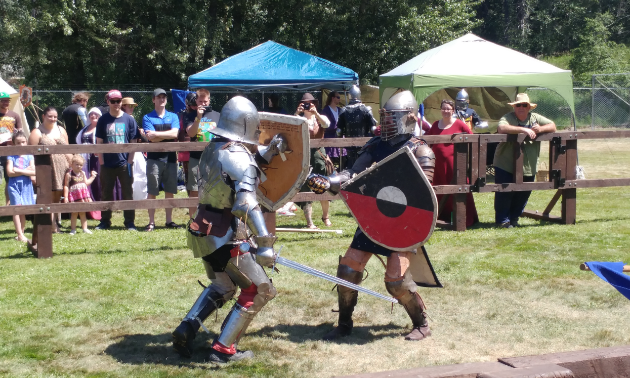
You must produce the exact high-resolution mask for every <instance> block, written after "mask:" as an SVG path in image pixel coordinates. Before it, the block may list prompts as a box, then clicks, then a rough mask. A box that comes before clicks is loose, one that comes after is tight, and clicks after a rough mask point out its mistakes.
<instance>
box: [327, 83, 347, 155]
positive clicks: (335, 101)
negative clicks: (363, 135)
mask: <svg viewBox="0 0 630 378" xmlns="http://www.w3.org/2000/svg"><path fill="white" fill-rule="evenodd" d="M340 101H341V95H340V94H339V92H337V91H332V92H330V93H329V94H328V99H326V106H325V107H324V109H323V110H322V115H325V116H326V117H327V118H328V120H329V121H330V127H329V128H327V129H326V131H324V138H338V137H339V136H340V135H341V130H339V129H338V128H337V121H338V120H339V114H341V113H342V112H343V108H341V107H339V102H340ZM326 155H328V157H329V158H330V159H331V160H332V161H333V162H336V163H337V165H338V166H341V159H342V157H343V156H346V149H345V148H339V147H326Z"/></svg>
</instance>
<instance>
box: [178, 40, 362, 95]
mask: <svg viewBox="0 0 630 378" xmlns="http://www.w3.org/2000/svg"><path fill="white" fill-rule="evenodd" d="M358 81H359V75H357V73H356V72H354V71H353V70H351V69H349V68H346V67H342V66H340V65H338V64H335V63H333V62H329V61H327V60H325V59H322V58H318V57H316V56H313V55H310V54H307V53H305V52H302V51H298V50H295V49H292V48H289V47H286V46H283V45H281V44H279V43H276V42H274V41H267V42H265V43H262V44H260V45H258V46H255V47H252V48H251V49H249V50H247V51H243V52H242V53H240V54H237V55H233V56H231V57H229V58H227V59H225V60H223V61H222V62H220V63H218V64H215V65H214V66H212V67H210V68H207V69H205V70H203V71H201V72H199V73H196V74H194V75H191V76H190V77H189V78H188V87H189V88H208V89H214V90H233V91H259V90H263V89H264V90H291V91H308V90H312V89H320V88H327V89H333V90H345V89H348V88H350V87H351V86H352V85H353V84H356V83H358Z"/></svg>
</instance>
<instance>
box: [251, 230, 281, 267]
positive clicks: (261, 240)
mask: <svg viewBox="0 0 630 378" xmlns="http://www.w3.org/2000/svg"><path fill="white" fill-rule="evenodd" d="M255 240H256V244H257V245H258V250H257V251H256V262H257V263H258V264H260V265H262V266H266V267H268V268H271V267H272V266H273V263H274V262H275V261H276V257H277V255H276V252H275V251H274V249H273V244H274V243H275V242H276V240H278V238H277V237H275V236H273V235H271V234H269V235H267V236H256V237H255Z"/></svg>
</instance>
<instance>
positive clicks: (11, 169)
mask: <svg viewBox="0 0 630 378" xmlns="http://www.w3.org/2000/svg"><path fill="white" fill-rule="evenodd" d="M12 141H13V145H15V146H26V136H25V135H24V132H23V131H22V130H16V132H15V133H13V138H12ZM7 174H8V176H9V180H8V181H7V188H9V189H8V191H9V197H8V198H9V201H10V203H11V205H13V206H20V205H34V204H35V192H34V191H33V182H32V180H31V179H32V178H34V177H35V159H34V158H33V155H13V156H7ZM13 225H14V226H15V232H16V233H17V236H16V237H15V239H16V240H17V241H21V242H27V241H28V239H27V238H26V236H24V229H25V227H26V216H25V215H14V216H13Z"/></svg>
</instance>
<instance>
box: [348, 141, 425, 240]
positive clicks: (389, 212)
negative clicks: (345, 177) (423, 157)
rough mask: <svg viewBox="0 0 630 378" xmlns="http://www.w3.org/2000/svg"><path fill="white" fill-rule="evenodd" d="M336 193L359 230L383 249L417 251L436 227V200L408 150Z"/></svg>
mask: <svg viewBox="0 0 630 378" xmlns="http://www.w3.org/2000/svg"><path fill="white" fill-rule="evenodd" d="M339 194H340V196H341V199H342V200H343V202H344V203H345V204H346V206H348V209H350V212H351V213H352V216H354V219H356V221H357V223H358V224H359V227H360V228H361V231H363V233H365V235H366V236H367V237H368V238H370V240H372V241H373V242H374V243H376V244H378V245H380V246H383V247H385V248H389V249H391V250H394V251H401V252H402V251H409V250H412V249H416V248H418V247H420V246H422V245H423V244H424V243H425V242H426V241H427V240H428V239H429V237H431V234H432V233H433V230H434V228H435V222H436V220H437V198H436V196H435V192H434V191H433V187H432V186H431V183H429V180H427V178H426V176H425V175H424V172H423V171H422V168H420V165H419V164H418V161H417V160H416V158H415V156H413V154H412V153H411V151H410V150H409V148H408V147H405V148H402V149H400V150H398V151H396V152H394V153H393V154H391V155H390V156H388V157H386V158H385V159H383V160H381V161H380V162H378V163H377V164H375V165H373V166H372V167H370V168H368V169H366V170H365V171H363V172H361V173H360V174H359V175H357V176H355V177H354V178H353V179H352V180H350V181H347V182H346V183H344V184H343V185H342V187H341V192H340V193H339Z"/></svg>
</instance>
